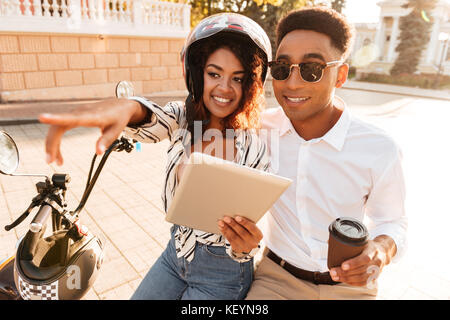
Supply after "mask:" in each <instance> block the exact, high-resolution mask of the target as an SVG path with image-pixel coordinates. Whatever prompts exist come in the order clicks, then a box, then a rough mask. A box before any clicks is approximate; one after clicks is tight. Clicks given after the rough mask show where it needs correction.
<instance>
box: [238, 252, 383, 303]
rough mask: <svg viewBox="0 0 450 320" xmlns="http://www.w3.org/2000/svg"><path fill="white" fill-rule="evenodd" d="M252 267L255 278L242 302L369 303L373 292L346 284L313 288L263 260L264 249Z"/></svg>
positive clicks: (373, 295) (374, 297) (374, 290)
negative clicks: (359, 301)
mask: <svg viewBox="0 0 450 320" xmlns="http://www.w3.org/2000/svg"><path fill="white" fill-rule="evenodd" d="M264 251H265V252H264V255H263V257H262V260H261V261H260V262H259V265H258V266H257V268H256V272H255V279H254V281H253V284H252V286H251V288H250V291H249V292H248V294H247V298H246V300H344V299H345V300H350V299H353V300H354V299H357V300H362V299H364V300H369V299H370V300H373V299H376V295H377V289H376V288H373V289H369V288H366V287H355V286H350V285H347V284H337V285H334V286H332V285H321V284H319V285H315V284H313V283H311V282H308V281H304V280H301V279H298V278H296V277H294V276H293V275H292V274H290V273H289V272H287V271H286V270H285V269H283V268H282V267H281V266H280V265H278V264H276V263H275V262H273V261H272V260H271V259H269V258H267V257H266V254H267V250H264Z"/></svg>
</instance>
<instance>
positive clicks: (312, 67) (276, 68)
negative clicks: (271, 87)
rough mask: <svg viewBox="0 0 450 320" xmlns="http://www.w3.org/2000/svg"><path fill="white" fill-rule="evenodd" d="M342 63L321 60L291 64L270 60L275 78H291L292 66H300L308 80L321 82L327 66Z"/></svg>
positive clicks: (303, 76)
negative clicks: (321, 61)
mask: <svg viewBox="0 0 450 320" xmlns="http://www.w3.org/2000/svg"><path fill="white" fill-rule="evenodd" d="M340 63H342V62H341V61H331V62H327V63H319V62H302V63H295V64H289V63H286V62H282V61H270V62H269V67H270V74H271V75H272V77H273V78H274V79H275V80H286V79H287V78H289V76H290V75H291V72H292V67H298V68H299V69H300V76H301V77H302V79H303V80H305V81H306V82H319V81H320V79H322V76H323V70H324V69H325V68H328V67H331V66H335V65H338V64H340Z"/></svg>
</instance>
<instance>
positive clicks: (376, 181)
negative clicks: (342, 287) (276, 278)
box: [258, 97, 408, 272]
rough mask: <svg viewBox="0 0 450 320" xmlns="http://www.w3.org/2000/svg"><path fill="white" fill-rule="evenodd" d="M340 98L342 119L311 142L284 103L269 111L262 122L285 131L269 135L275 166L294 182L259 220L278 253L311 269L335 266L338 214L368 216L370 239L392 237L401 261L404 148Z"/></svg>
mask: <svg viewBox="0 0 450 320" xmlns="http://www.w3.org/2000/svg"><path fill="white" fill-rule="evenodd" d="M334 103H335V105H340V106H341V107H342V108H343V113H342V115H341V117H340V118H339V120H338V121H337V123H336V124H335V125H334V126H333V128H331V130H330V131H328V132H327V133H326V134H325V135H324V136H323V137H321V138H316V139H312V140H309V141H305V140H304V139H303V138H302V137H300V136H299V135H298V134H297V132H296V131H295V129H294V127H293V126H292V123H291V122H290V120H289V119H288V118H287V116H286V115H285V113H284V111H283V109H282V108H281V107H278V108H275V109H268V110H266V111H265V112H264V114H263V128H264V129H270V130H277V129H278V131H277V134H275V135H274V134H273V131H272V133H271V134H269V138H270V137H272V138H271V140H270V139H269V140H270V141H269V143H268V145H269V148H270V151H271V163H272V171H273V172H274V173H276V174H278V175H281V176H284V177H287V178H290V179H292V180H293V183H292V184H291V186H290V187H289V188H288V189H287V190H286V192H285V193H284V194H283V195H282V196H281V197H280V199H279V200H278V201H277V202H276V203H275V205H274V206H273V207H272V208H271V210H270V212H269V214H266V215H265V216H264V218H263V219H262V220H261V221H260V223H258V225H259V226H260V228H261V230H262V232H263V234H264V238H263V241H264V243H265V244H266V245H267V246H268V247H269V248H270V249H271V250H272V251H273V252H275V253H276V254H277V255H278V256H280V257H282V258H283V259H285V260H286V261H287V262H289V263H291V264H293V265H295V266H297V267H299V268H302V269H306V270H310V271H321V272H324V271H327V270H328V267H327V251H328V243H327V241H328V236H329V234H328V226H329V225H330V223H331V222H332V221H333V220H334V219H336V218H338V217H353V218H356V219H358V220H360V221H362V222H364V223H365V224H366V226H367V227H368V229H369V234H370V238H371V239H373V238H375V237H377V236H379V235H382V234H384V235H388V236H390V237H391V238H392V239H393V240H394V241H395V243H396V246H397V253H396V255H395V257H394V260H397V259H398V258H399V257H400V256H401V255H402V254H403V252H404V250H405V247H406V230H407V224H408V223H407V218H406V215H405V208H404V199H405V185H404V178H403V172H402V167H401V158H402V155H401V151H400V149H399V147H398V146H397V145H396V143H395V142H394V141H393V140H392V138H390V137H389V136H388V135H387V134H386V133H385V132H383V131H382V130H381V129H378V128H376V127H374V126H372V125H370V124H367V123H365V122H363V121H361V120H359V119H356V118H354V117H353V116H352V115H351V114H350V112H349V110H348V108H347V107H346V106H345V103H344V101H343V100H342V99H340V98H338V97H335V101H334ZM277 139H278V141H276V140H277Z"/></svg>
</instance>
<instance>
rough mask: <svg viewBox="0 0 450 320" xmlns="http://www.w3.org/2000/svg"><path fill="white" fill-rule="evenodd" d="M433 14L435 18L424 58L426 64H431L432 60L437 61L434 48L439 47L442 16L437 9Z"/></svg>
mask: <svg viewBox="0 0 450 320" xmlns="http://www.w3.org/2000/svg"><path fill="white" fill-rule="evenodd" d="M433 16H434V17H435V19H434V25H433V28H432V29H431V35H430V42H429V43H428V49H427V53H426V58H425V63H426V64H432V63H433V61H435V62H437V61H439V60H437V58H436V57H437V54H436V50H437V49H439V45H438V37H439V29H440V26H441V18H442V16H441V15H440V14H438V12H437V11H434V14H433Z"/></svg>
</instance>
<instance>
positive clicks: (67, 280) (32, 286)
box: [0, 81, 137, 300]
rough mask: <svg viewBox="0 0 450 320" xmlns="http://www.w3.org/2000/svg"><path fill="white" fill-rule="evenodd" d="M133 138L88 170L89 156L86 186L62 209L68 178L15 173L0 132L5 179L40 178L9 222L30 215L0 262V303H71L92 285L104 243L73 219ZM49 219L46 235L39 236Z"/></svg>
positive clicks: (123, 86) (124, 88)
mask: <svg viewBox="0 0 450 320" xmlns="http://www.w3.org/2000/svg"><path fill="white" fill-rule="evenodd" d="M132 95H133V86H132V85H131V84H130V83H129V82H126V81H121V82H119V83H118V84H117V86H116V96H117V97H118V98H122V97H128V96H132ZM133 143H137V142H136V141H135V140H130V139H127V138H125V137H123V136H122V137H120V138H119V139H117V140H116V141H114V142H113V143H112V144H111V146H110V147H109V148H108V149H107V150H106V151H105V152H104V154H103V156H102V158H101V159H100V162H99V164H98V165H97V168H96V170H95V172H94V166H95V163H96V158H97V155H94V157H93V159H92V162H91V167H90V170H89V174H88V179H87V183H86V187H85V189H84V192H83V195H82V197H81V200H80V202H79V204H78V206H77V207H76V209H75V210H73V211H69V210H67V206H68V205H67V202H66V199H65V195H66V191H67V187H68V184H69V182H70V180H71V179H70V176H69V175H68V174H65V173H55V174H53V175H52V177H51V178H49V177H47V176H46V175H42V174H20V173H15V171H16V169H17V168H18V166H19V151H18V148H17V145H16V143H15V142H14V140H13V139H12V137H11V136H10V135H8V134H7V133H6V132H3V131H0V173H1V174H4V175H10V176H17V177H21V176H22V177H23V176H38V177H45V181H40V182H38V183H36V189H37V195H36V196H35V197H34V198H33V199H32V200H31V204H30V205H29V206H28V208H27V209H26V210H25V212H24V213H23V214H22V215H20V216H19V217H18V218H17V219H16V220H15V221H14V222H13V223H11V224H10V225H7V226H5V230H6V231H10V230H11V229H13V228H14V227H16V226H17V225H19V224H20V223H22V222H23V221H24V220H25V219H26V218H27V217H28V216H29V215H30V214H31V212H32V211H33V209H34V208H38V210H37V212H36V214H35V215H34V217H33V219H32V221H31V223H30V225H29V228H28V232H27V233H26V234H25V235H24V236H23V237H21V238H20V239H19V241H18V245H17V248H16V252H15V255H13V256H11V257H9V258H7V259H5V260H4V261H0V300H21V299H24V300H74V299H81V298H82V297H83V296H84V295H85V294H86V293H87V292H88V290H89V289H90V288H91V287H92V285H93V284H94V281H95V279H96V277H97V275H98V273H99V270H100V268H101V265H102V262H103V255H104V244H103V243H102V241H101V240H100V238H98V237H97V236H95V235H93V234H92V233H91V232H90V231H89V230H88V229H87V228H86V227H85V226H83V225H81V223H80V221H79V215H80V212H81V211H82V210H83V208H84V206H85V204H86V202H87V200H88V198H89V195H90V194H91V191H92V189H93V188H94V185H95V183H96V181H97V179H98V177H99V175H100V172H101V171H102V169H103V166H104V165H105V162H106V160H107V159H108V157H109V155H110V154H111V152H113V151H115V152H121V151H126V152H128V153H129V152H131V151H132V150H133V148H134V145H133ZM50 217H51V226H52V232H51V234H50V235H49V236H46V237H44V233H45V231H46V228H47V224H48V222H49V219H50Z"/></svg>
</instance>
